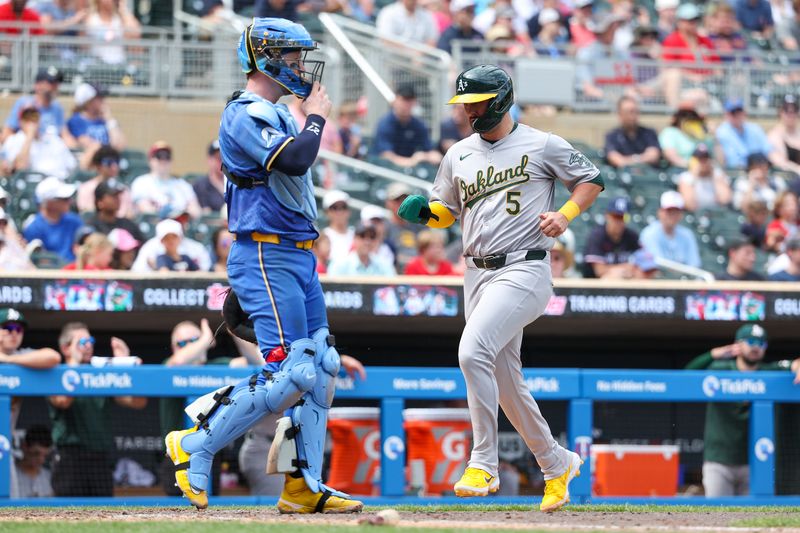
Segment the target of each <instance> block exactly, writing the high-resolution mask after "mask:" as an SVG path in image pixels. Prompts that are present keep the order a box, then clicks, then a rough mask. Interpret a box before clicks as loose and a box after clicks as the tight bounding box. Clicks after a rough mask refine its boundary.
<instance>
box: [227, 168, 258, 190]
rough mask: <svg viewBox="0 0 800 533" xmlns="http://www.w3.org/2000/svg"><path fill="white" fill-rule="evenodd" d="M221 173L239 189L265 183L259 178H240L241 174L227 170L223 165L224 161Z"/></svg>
mask: <svg viewBox="0 0 800 533" xmlns="http://www.w3.org/2000/svg"><path fill="white" fill-rule="evenodd" d="M221 170H222V173H223V174H224V175H225V177H226V178H228V181H230V182H231V183H233V184H234V185H236V186H237V187H239V188H240V189H252V188H254V187H259V186H261V187H263V186H264V185H266V183H264V182H263V181H261V180H256V179H253V178H242V177H241V176H237V175H236V174H233V173H231V172H230V171H229V170H228V167H226V166H225V163H223V164H222V169H221Z"/></svg>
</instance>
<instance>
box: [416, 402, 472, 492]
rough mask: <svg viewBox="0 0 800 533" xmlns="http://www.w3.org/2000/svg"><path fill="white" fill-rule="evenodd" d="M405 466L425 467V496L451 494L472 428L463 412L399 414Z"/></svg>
mask: <svg viewBox="0 0 800 533" xmlns="http://www.w3.org/2000/svg"><path fill="white" fill-rule="evenodd" d="M403 418H404V420H405V430H406V443H407V444H406V450H407V451H406V457H407V459H408V463H409V464H412V461H418V460H421V461H423V462H424V464H425V481H426V485H427V487H426V492H427V494H442V493H443V492H452V491H453V484H454V483H455V482H456V481H458V480H459V479H460V478H461V474H463V473H464V469H465V468H466V466H467V460H468V459H469V453H470V450H471V447H472V446H471V440H470V439H471V433H472V427H471V425H470V422H469V410H467V409H406V410H404V411H403Z"/></svg>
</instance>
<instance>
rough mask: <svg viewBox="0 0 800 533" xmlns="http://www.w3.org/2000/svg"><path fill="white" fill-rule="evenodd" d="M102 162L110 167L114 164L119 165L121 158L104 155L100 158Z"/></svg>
mask: <svg viewBox="0 0 800 533" xmlns="http://www.w3.org/2000/svg"><path fill="white" fill-rule="evenodd" d="M100 164H101V165H103V166H105V167H110V166H112V165H119V159H117V158H116V157H104V158H103V159H101V160H100Z"/></svg>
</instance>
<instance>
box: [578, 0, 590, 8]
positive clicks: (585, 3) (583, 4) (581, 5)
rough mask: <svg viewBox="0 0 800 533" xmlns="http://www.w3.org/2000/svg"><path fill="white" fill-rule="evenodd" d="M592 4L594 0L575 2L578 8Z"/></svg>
mask: <svg viewBox="0 0 800 533" xmlns="http://www.w3.org/2000/svg"><path fill="white" fill-rule="evenodd" d="M593 4H594V0H577V1H576V2H575V7H577V8H578V9H580V8H582V7H589V6H591V5H593Z"/></svg>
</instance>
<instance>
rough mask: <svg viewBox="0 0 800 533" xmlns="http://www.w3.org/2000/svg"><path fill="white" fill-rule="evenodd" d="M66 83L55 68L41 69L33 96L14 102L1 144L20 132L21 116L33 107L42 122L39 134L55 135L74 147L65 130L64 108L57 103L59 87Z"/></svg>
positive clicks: (0, 140) (0, 138) (34, 86)
mask: <svg viewBox="0 0 800 533" xmlns="http://www.w3.org/2000/svg"><path fill="white" fill-rule="evenodd" d="M62 81H64V75H63V74H61V73H60V72H59V71H58V69H56V68H55V67H49V68H46V69H41V70H40V71H39V72H38V73H37V74H36V80H35V81H34V84H33V94H30V95H26V96H22V97H20V98H18V99H17V101H16V102H14V106H13V107H12V108H11V112H10V113H9V114H8V118H7V119H6V123H5V126H4V127H3V133H2V135H0V142H4V141H5V140H6V139H7V138H8V137H10V136H11V135H12V134H14V133H16V132H17V131H19V127H20V124H19V115H20V111H22V109H23V108H25V107H30V106H31V104H32V105H33V107H35V108H36V109H38V110H39V115H40V116H41V120H40V122H39V133H41V134H45V133H53V134H55V135H60V136H61V137H63V138H64V142H66V143H67V145H68V146H70V147H72V145H73V144H74V142H75V139H73V138H72V137H71V136H70V135H69V132H68V131H67V130H66V128H65V121H64V108H63V107H61V104H59V103H58V102H57V101H56V95H57V94H58V86H59V84H60V83H61V82H62Z"/></svg>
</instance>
